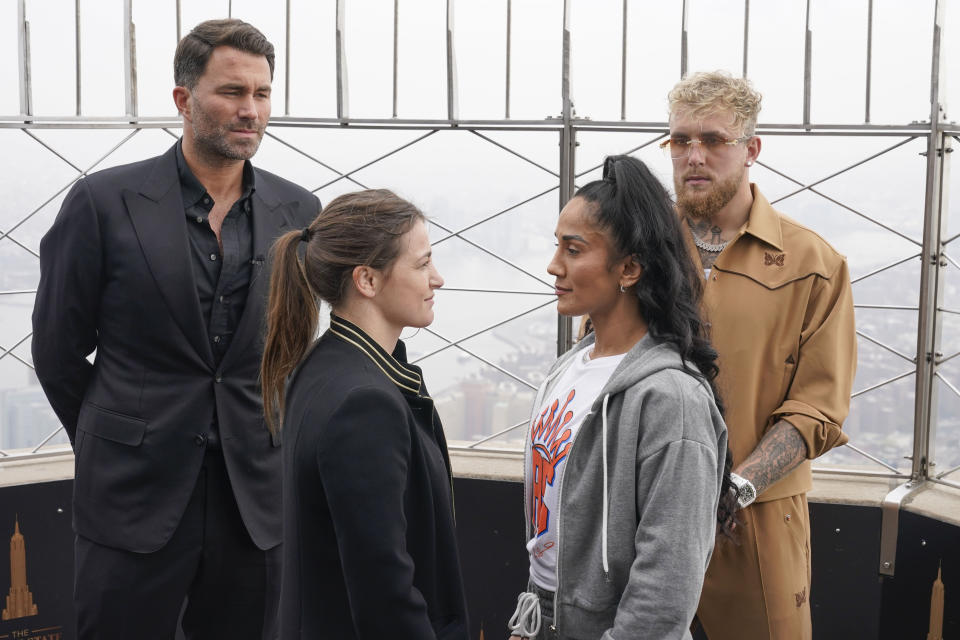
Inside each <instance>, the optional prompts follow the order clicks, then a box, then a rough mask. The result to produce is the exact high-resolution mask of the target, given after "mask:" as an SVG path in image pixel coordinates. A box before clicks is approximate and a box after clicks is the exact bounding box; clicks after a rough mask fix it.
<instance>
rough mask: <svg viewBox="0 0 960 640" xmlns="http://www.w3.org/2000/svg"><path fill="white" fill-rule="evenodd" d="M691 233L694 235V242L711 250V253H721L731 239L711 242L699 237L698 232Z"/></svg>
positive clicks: (704, 248)
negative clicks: (716, 242)
mask: <svg viewBox="0 0 960 640" xmlns="http://www.w3.org/2000/svg"><path fill="white" fill-rule="evenodd" d="M691 235H693V242H694V243H695V244H696V245H697V246H698V247H700V248H701V249H703V250H704V251H709V252H710V253H720V252H721V251H723V250H724V248H726V246H727V245H728V244H730V241H729V240H727V241H726V242H721V243H719V244H710V243H709V242H707V241H705V240H701V239H700V238H698V237H697V236H696V234H691Z"/></svg>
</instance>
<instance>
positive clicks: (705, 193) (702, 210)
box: [673, 167, 746, 220]
mask: <svg viewBox="0 0 960 640" xmlns="http://www.w3.org/2000/svg"><path fill="white" fill-rule="evenodd" d="M745 171H746V169H745V168H742V167H741V169H740V171H739V172H738V173H737V174H736V175H733V176H730V177H729V178H727V179H726V180H723V181H721V182H716V181H715V182H713V183H712V184H711V185H710V187H709V188H708V189H705V190H700V191H695V190H693V189H691V188H689V187H687V185H686V184H685V183H684V182H683V178H684V177H686V176H683V177H676V176H675V177H674V179H673V186H674V189H675V190H676V192H677V208H678V209H680V212H681V213H683V214H684V215H685V216H688V217H690V218H693V219H694V220H705V219H709V218H710V217H711V216H712V215H713V214H715V213H716V212H717V211H720V209H723V208H724V207H725V206H727V203H728V202H730V201H731V200H733V197H734V196H735V195H737V190H739V189H740V183H741V182H742V181H743V174H744V172H745Z"/></svg>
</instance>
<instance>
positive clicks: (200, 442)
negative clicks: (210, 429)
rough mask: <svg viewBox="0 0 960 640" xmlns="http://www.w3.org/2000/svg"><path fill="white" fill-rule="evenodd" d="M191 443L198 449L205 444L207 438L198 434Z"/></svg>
mask: <svg viewBox="0 0 960 640" xmlns="http://www.w3.org/2000/svg"><path fill="white" fill-rule="evenodd" d="M193 442H194V443H195V444H196V445H197V446H198V447H202V446H203V445H205V444H207V436H205V435H203V434H202V433H198V434H197V435H196V436H195V437H194V438H193Z"/></svg>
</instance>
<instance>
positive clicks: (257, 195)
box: [221, 176, 299, 369]
mask: <svg viewBox="0 0 960 640" xmlns="http://www.w3.org/2000/svg"><path fill="white" fill-rule="evenodd" d="M264 183H265V180H263V179H262V178H261V177H260V176H257V189H256V191H254V193H253V196H252V203H253V207H252V209H253V211H252V215H253V270H252V272H251V274H250V289H249V291H248V292H247V303H246V306H244V309H243V315H241V316H240V324H239V326H238V327H237V331H236V333H235V334H234V335H233V339H232V340H231V341H230V348H229V349H227V352H226V353H225V354H224V356H223V362H222V363H221V366H222V367H223V368H224V369H226V368H227V367H228V366H229V365H230V363H231V362H232V361H233V359H234V358H235V357H236V355H235V354H236V352H237V351H238V350H240V351H244V350H247V349H249V348H250V346H251V345H253V344H257V345H258V348H259V344H260V340H262V335H261V334H262V332H263V329H264V327H265V326H266V315H265V313H266V302H267V295H268V293H269V287H270V272H269V269H268V268H267V260H268V258H269V253H270V247H271V245H272V244H273V241H274V240H275V239H276V238H277V236H279V235H281V234H283V233H285V232H286V231H288V230H289V221H290V220H292V219H293V216H294V214H296V211H297V209H298V208H299V203H298V202H285V203H283V202H280V200H279V199H278V198H277V197H276V195H275V193H274V192H273V191H272V190H271V189H270V188H269V186H268V185H266V184H264Z"/></svg>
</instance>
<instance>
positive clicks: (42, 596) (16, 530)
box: [0, 480, 76, 640]
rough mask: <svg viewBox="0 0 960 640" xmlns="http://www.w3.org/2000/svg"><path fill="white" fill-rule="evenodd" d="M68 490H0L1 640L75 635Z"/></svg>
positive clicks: (59, 486) (65, 639) (46, 486)
mask: <svg viewBox="0 0 960 640" xmlns="http://www.w3.org/2000/svg"><path fill="white" fill-rule="evenodd" d="M72 491H73V481H72V480H63V481H60V482H43V483H39V484H30V485H20V486H13V487H3V488H0V603H2V607H3V610H2V615H0V640H73V639H74V638H75V637H76V633H75V630H74V622H73V529H72V527H71V524H70V504H71V492H72ZM8 550H9V553H8ZM11 563H12V566H11ZM11 569H12V570H11Z"/></svg>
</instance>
